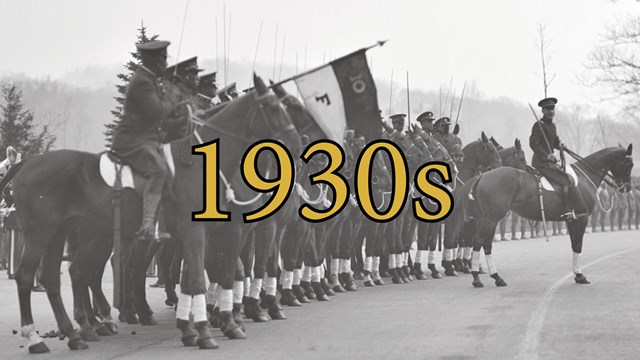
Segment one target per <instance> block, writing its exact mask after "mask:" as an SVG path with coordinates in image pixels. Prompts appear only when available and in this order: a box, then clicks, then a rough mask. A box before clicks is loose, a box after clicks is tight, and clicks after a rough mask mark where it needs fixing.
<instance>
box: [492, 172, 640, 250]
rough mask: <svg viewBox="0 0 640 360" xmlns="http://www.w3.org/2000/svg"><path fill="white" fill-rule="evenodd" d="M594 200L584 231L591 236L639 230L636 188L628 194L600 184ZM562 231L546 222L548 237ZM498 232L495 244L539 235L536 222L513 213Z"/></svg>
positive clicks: (559, 225)
mask: <svg viewBox="0 0 640 360" xmlns="http://www.w3.org/2000/svg"><path fill="white" fill-rule="evenodd" d="M598 198H599V204H598V202H596V204H595V206H594V208H593V210H592V212H591V216H590V217H589V223H590V226H589V227H588V228H590V229H591V231H592V232H597V231H608V230H611V231H616V230H624V229H626V230H633V229H636V230H639V229H640V184H636V185H634V186H633V189H632V190H631V191H630V192H628V193H620V192H618V191H616V190H615V189H613V188H612V187H610V186H608V185H606V184H605V183H602V184H601V185H600V187H599V188H598ZM607 220H608V221H607ZM518 226H519V227H518ZM563 227H564V222H562V221H549V222H547V229H548V231H550V232H551V234H550V235H552V236H555V235H561V234H563ZM616 227H617V229H616ZM499 229H500V230H499V231H500V233H499V234H496V235H499V237H498V236H496V238H495V240H496V241H506V240H519V239H528V238H529V236H530V237H531V238H536V237H539V236H542V235H543V234H542V229H541V225H540V223H539V222H537V221H532V220H527V219H524V218H521V217H520V216H518V214H515V213H513V212H510V213H509V214H507V216H505V218H504V219H502V221H500V227H499ZM507 229H511V237H510V238H508V237H507V236H506V235H507ZM527 229H528V233H527ZM518 231H520V236H518Z"/></svg>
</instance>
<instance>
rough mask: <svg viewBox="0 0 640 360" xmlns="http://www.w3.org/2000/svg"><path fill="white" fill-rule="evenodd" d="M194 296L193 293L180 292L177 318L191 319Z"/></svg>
mask: <svg viewBox="0 0 640 360" xmlns="http://www.w3.org/2000/svg"><path fill="white" fill-rule="evenodd" d="M192 305H193V297H192V296H191V295H187V294H183V293H182V292H179V293H178V309H176V319H180V320H186V321H189V315H190V314H191V307H192Z"/></svg>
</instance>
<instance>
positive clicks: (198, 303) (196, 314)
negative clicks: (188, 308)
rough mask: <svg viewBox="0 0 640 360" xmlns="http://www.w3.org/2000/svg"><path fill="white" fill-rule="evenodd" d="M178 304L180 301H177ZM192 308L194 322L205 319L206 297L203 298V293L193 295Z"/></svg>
mask: <svg viewBox="0 0 640 360" xmlns="http://www.w3.org/2000/svg"><path fill="white" fill-rule="evenodd" d="M178 306H180V302H178ZM192 308H193V321H194V322H202V321H207V299H206V298H205V296H204V294H198V295H194V296H193V306H192ZM187 319H188V318H187ZM183 320H184V319H183Z"/></svg>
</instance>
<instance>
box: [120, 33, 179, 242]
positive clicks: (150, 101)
mask: <svg viewBox="0 0 640 360" xmlns="http://www.w3.org/2000/svg"><path fill="white" fill-rule="evenodd" d="M169 44H170V43H169V42H168V41H150V42H146V43H143V44H141V45H138V53H139V54H140V57H141V60H142V64H141V65H140V66H139V67H138V69H137V70H136V72H135V73H134V74H133V76H132V77H131V79H130V81H129V85H128V86H127V92H126V95H125V100H124V115H123V117H122V121H121V122H120V123H119V124H118V126H117V127H116V129H115V131H114V135H113V144H112V146H111V150H112V151H113V152H114V153H115V154H116V155H117V156H119V157H121V158H122V159H124V160H125V161H127V162H128V163H129V164H130V165H131V166H132V167H133V168H134V169H136V170H137V171H139V172H140V173H142V175H144V176H145V177H147V178H148V182H147V184H146V185H145V188H144V192H143V203H142V204H143V205H142V209H143V216H142V226H141V227H140V230H139V231H138V233H137V235H138V236H139V237H140V238H142V239H145V240H148V239H155V238H156V227H155V223H156V221H155V220H156V213H157V211H158V207H159V205H160V200H161V198H162V190H163V188H164V185H165V180H166V177H167V175H168V173H169V169H168V167H167V165H166V163H165V161H164V159H163V158H162V155H161V149H160V141H159V131H158V129H159V126H160V124H161V123H162V122H163V120H165V119H166V118H168V117H169V116H170V115H171V114H173V113H174V110H175V109H176V107H177V106H178V105H181V104H180V103H178V104H176V103H174V101H172V100H171V99H170V98H169V97H168V96H166V95H165V94H164V93H163V91H162V88H161V85H160V82H159V79H158V78H159V77H160V76H162V75H163V74H164V73H165V70H166V68H167V47H168V46H169ZM158 236H159V237H168V234H158Z"/></svg>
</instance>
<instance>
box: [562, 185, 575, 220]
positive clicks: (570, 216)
mask: <svg viewBox="0 0 640 360" xmlns="http://www.w3.org/2000/svg"><path fill="white" fill-rule="evenodd" d="M570 188H571V186H570V185H564V186H562V204H563V205H564V208H565V211H564V213H563V214H562V216H561V218H562V220H564V221H573V220H575V219H576V214H575V213H574V212H573V201H572V200H573V197H572V196H571V195H572V194H571V193H570V190H569V189H570Z"/></svg>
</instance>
